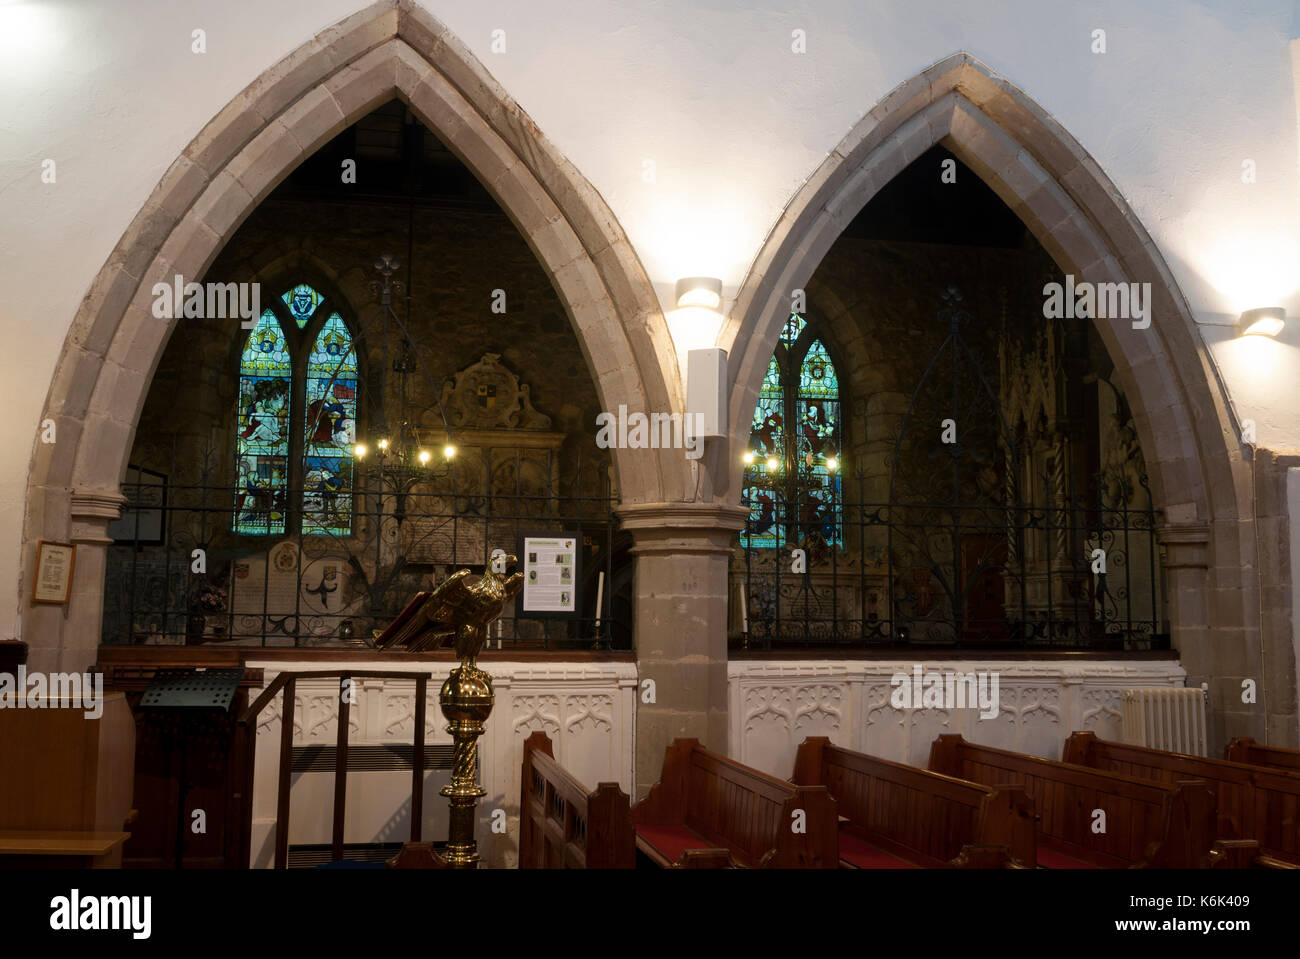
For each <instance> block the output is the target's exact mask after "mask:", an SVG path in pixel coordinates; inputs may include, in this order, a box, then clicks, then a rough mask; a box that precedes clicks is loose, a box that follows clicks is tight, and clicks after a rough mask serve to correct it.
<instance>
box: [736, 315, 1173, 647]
mask: <svg viewBox="0 0 1300 959" xmlns="http://www.w3.org/2000/svg"><path fill="white" fill-rule="evenodd" d="M944 299H945V307H944V309H942V310H941V311H940V312H939V314H938V318H939V322H940V324H941V327H940V328H941V329H944V330H946V338H944V339H943V342H942V345H941V346H940V347H939V349H938V351H937V352H936V353H935V354H934V355H933V356H932V358H931V359H930V360H929V362H928V364H927V365H926V366H925V368H924V373H923V374H922V375H921V377H920V380H919V382H918V383H917V384H916V386H915V389H914V390H913V392H912V394H911V396H910V399H909V401H908V404H907V407H906V411H905V412H904V413H903V414H902V416H901V418H900V419H899V420H898V423H897V428H896V430H895V431H894V432H893V442H892V449H891V450H890V451H889V452H888V453H887V454H886V455H883V456H880V457H878V458H877V460H876V461H875V463H874V464H872V463H865V464H864V462H863V460H865V459H867V457H865V456H859V457H857V460H858V461H857V462H855V463H853V464H852V466H851V469H850V470H849V471H845V470H841V472H840V475H839V477H838V480H839V482H838V484H837V487H836V492H837V494H838V495H837V496H836V497H835V498H834V500H833V501H828V498H827V497H826V496H825V482H824V478H823V477H821V476H811V477H808V478H807V479H808V481H807V482H802V481H800V480H802V479H803V477H802V476H800V475H799V474H796V475H795V476H793V477H792V476H790V475H781V476H776V475H772V473H771V472H770V471H758V470H751V471H750V473H749V475H748V476H747V484H746V490H745V498H746V502H747V503H749V504H751V505H752V504H756V503H762V504H763V507H764V509H763V511H761V512H760V511H759V510H757V509H753V510H752V511H751V518H750V520H749V523H748V525H747V528H746V529H745V530H744V531H742V532H741V534H740V536H739V545H738V547H737V550H736V553H735V555H734V557H733V562H732V574H731V575H732V616H731V622H730V634H731V639H732V644H733V645H734V646H740V647H742V648H753V649H773V648H780V647H789V646H796V647H797V646H806V647H811V646H817V647H864V646H880V647H885V646H890V647H892V646H908V645H922V644H925V645H935V646H950V647H952V646H957V647H968V648H980V649H985V650H996V649H1004V650H1014V649H1023V648H1026V647H1035V648H1052V649H1060V650H1096V649H1161V648H1168V644H1169V636H1168V629H1167V625H1166V624H1167V617H1166V615H1165V612H1164V598H1163V588H1162V575H1161V560H1160V545H1159V543H1158V541H1157V535H1156V534H1157V528H1158V525H1159V519H1160V517H1159V513H1158V511H1157V510H1155V509H1154V508H1153V506H1152V503H1151V497H1150V492H1149V489H1148V486H1147V478H1146V476H1145V474H1144V471H1143V469H1142V468H1141V455H1140V450H1137V447H1136V441H1135V439H1134V438H1133V436H1132V430H1131V426H1121V427H1118V428H1114V429H1111V430H1110V432H1108V433H1107V434H1106V437H1105V443H1104V444H1101V445H1104V446H1105V449H1100V448H1099V444H1098V443H1093V444H1092V445H1091V447H1090V448H1089V444H1088V442H1086V439H1087V436H1088V433H1087V429H1086V424H1085V426H1080V424H1079V422H1078V421H1077V419H1078V418H1076V420H1075V421H1069V420H1067V419H1066V418H1065V417H1062V418H1061V423H1062V424H1064V425H1059V424H1058V425H1057V426H1056V427H1055V428H1054V429H1053V430H1051V431H1047V432H1044V431H1042V430H1038V431H1036V432H1034V433H1033V435H1032V437H1031V436H1030V434H1029V432H1028V431H1027V430H1026V429H1025V425H1024V423H1023V422H1015V423H1012V424H1008V422H1007V417H1006V415H1005V413H1006V411H1005V409H1004V403H1003V399H1004V397H1006V396H1008V395H1010V394H1011V392H1014V391H1009V390H1008V382H1009V381H1011V380H1012V378H1014V377H1016V376H1019V375H1020V372H1021V371H1020V370H1019V368H1018V367H1016V366H1015V364H1013V363H1009V362H1008V359H1007V355H1006V351H1004V355H1003V356H1002V363H1001V367H1002V368H1001V370H1000V371H999V372H1000V375H999V376H997V377H994V378H993V379H990V378H988V377H986V375H985V373H984V370H983V368H982V364H981V362H980V352H981V348H983V349H985V350H987V345H985V346H984V347H981V346H980V345H979V344H977V343H975V342H973V341H972V340H971V339H970V338H969V337H968V330H969V326H970V322H971V317H970V315H969V314H968V313H966V311H965V310H963V309H962V308H961V297H960V294H959V293H958V292H957V291H955V290H952V289H950V290H949V291H947V292H946V293H945V296H944ZM1040 325H1041V321H1040ZM1059 332H1060V331H1051V330H1049V331H1048V334H1047V335H1049V336H1052V335H1058V334H1059ZM1063 342H1065V341H1063ZM1031 352H1032V351H1031ZM1076 378H1077V377H1076ZM1094 380H1095V377H1094ZM1118 402H1119V403H1120V404H1121V408H1123V407H1122V400H1120V401H1118ZM1096 421H1097V417H1096V414H1095V411H1094V414H1093V419H1092V425H1093V427H1094V429H1093V435H1094V436H1095V435H1096V432H1097V431H1096V429H1095V427H1096ZM1116 422H1121V423H1122V417H1121V419H1120V420H1117V421H1116ZM1114 437H1119V439H1115V438H1114ZM1125 443H1127V445H1125ZM1116 450H1119V452H1115V451H1116ZM1121 454H1123V455H1121ZM848 456H849V454H846V459H847V458H848ZM873 465H874V467H875V468H874V469H873V468H871V467H872V466H873ZM1120 467H1124V468H1120ZM792 468H793V469H795V470H800V469H801V468H802V464H801V463H799V462H797V461H796V462H795V463H793V464H792ZM810 509H811V510H818V511H821V512H822V513H825V512H827V511H828V510H829V511H832V512H833V513H834V517H833V521H832V522H827V523H823V524H820V527H819V526H817V525H814V524H809V523H806V522H803V521H802V518H803V517H805V516H806V515H807V514H808V513H809V511H810ZM760 521H761V525H762V528H761V529H759V528H758V526H759V523H760ZM824 529H829V530H838V531H841V532H839V533H837V535H836V536H835V537H828V536H825V535H823V533H822V532H821V530H824ZM837 539H838V542H837ZM773 544H774V545H773ZM796 550H801V551H802V553H797V552H796Z"/></svg>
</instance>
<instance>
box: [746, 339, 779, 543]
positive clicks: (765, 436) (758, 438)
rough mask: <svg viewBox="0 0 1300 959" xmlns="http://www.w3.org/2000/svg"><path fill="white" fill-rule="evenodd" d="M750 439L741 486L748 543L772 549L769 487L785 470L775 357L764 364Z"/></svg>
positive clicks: (775, 533)
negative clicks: (746, 511) (746, 510)
mask: <svg viewBox="0 0 1300 959" xmlns="http://www.w3.org/2000/svg"><path fill="white" fill-rule="evenodd" d="M750 437H751V439H750V446H749V448H750V451H751V452H752V454H753V457H754V462H753V463H751V464H750V465H749V470H748V475H747V476H746V485H745V494H746V502H747V504H748V505H749V517H750V525H749V530H748V536H749V542H750V545H752V546H764V547H770V546H776V545H777V538H778V535H779V534H780V530H779V529H778V524H777V521H776V496H777V492H776V490H775V489H774V488H773V485H772V484H773V483H774V482H775V480H776V478H777V477H779V476H780V475H781V473H782V471H783V470H784V468H785V389H784V387H783V385H782V377H781V364H780V362H778V360H777V358H776V357H775V356H773V357H772V359H771V360H770V361H768V364H767V374H766V375H765V376H764V377H763V387H762V389H760V390H759V393H758V405H757V406H756V407H755V408H754V422H753V424H752V426H751V427H750Z"/></svg>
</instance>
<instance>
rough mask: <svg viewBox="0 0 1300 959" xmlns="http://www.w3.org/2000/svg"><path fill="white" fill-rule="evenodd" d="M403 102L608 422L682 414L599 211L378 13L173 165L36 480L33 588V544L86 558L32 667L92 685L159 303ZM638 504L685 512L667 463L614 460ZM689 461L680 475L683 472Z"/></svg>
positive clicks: (127, 245) (422, 38)
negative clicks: (509, 245) (159, 290)
mask: <svg viewBox="0 0 1300 959" xmlns="http://www.w3.org/2000/svg"><path fill="white" fill-rule="evenodd" d="M394 97H400V98H401V99H402V100H404V101H405V102H406V103H407V104H408V106H409V107H410V108H411V110H412V112H413V113H415V114H416V116H417V117H418V118H419V119H420V120H421V122H423V123H425V124H426V125H427V126H428V127H429V128H430V129H431V130H433V131H435V132H436V133H437V134H438V136H439V138H440V139H442V140H443V142H444V143H446V145H447V146H448V147H449V148H450V149H451V150H452V151H453V152H454V153H456V155H457V156H458V157H459V158H460V159H461V160H462V161H463V162H464V163H465V165H466V166H467V167H468V168H469V169H470V170H472V171H473V172H474V174H475V175H476V176H477V177H478V178H479V179H480V181H482V182H483V184H484V185H485V186H486V187H487V189H488V190H489V191H490V192H491V193H492V194H493V196H494V197H495V198H496V200H497V202H498V203H499V204H500V205H501V207H502V209H503V210H504V211H505V212H506V213H507V215H508V216H509V217H510V218H511V220H512V221H513V222H514V223H515V225H516V226H517V227H518V229H519V231H520V233H521V235H522V236H523V237H524V239H525V240H526V242H527V243H528V245H529V247H530V248H531V249H532V250H533V252H534V254H535V255H536V256H537V259H538V261H539V263H540V264H541V266H542V268H543V270H544V271H545V272H546V273H547V274H548V276H549V277H550V279H551V282H552V284H553V285H554V287H555V289H556V291H557V293H558V295H559V297H560V300H561V302H563V303H564V304H565V308H566V310H567V312H568V313H569V317H570V321H571V323H572V325H573V328H574V331H575V334H576V335H577V338H578V341H579V344H580V346H581V348H582V351H583V354H584V357H585V359H586V361H587V365H588V369H589V370H590V371H591V374H592V378H593V380H594V382H595V385H596V390H597V393H598V395H599V396H600V398H601V402H602V403H603V404H604V406H605V407H606V408H609V409H616V408H617V405H618V404H619V403H627V404H628V405H629V406H630V407H632V408H641V409H647V410H650V409H662V410H672V409H680V408H681V402H680V396H679V393H680V386H679V384H678V382H677V378H676V374H675V372H672V373H669V372H667V371H675V369H676V357H675V353H674V351H673V345H672V340H671V337H670V335H669V333H668V331H667V327H666V325H665V323H664V318H663V314H662V310H661V308H660V306H659V303H658V300H657V298H656V297H655V294H654V291H653V288H652V287H651V284H650V282H649V279H648V277H647V276H646V273H645V270H644V268H643V267H642V265H641V263H640V261H639V260H638V259H637V257H636V254H635V253H634V252H633V250H632V247H631V245H630V243H629V242H628V239H627V237H626V235H625V234H624V232H623V230H622V228H621V227H620V226H619V225H618V222H617V220H616V219H615V217H614V215H613V213H612V212H611V211H610V209H609V207H608V206H607V204H606V203H605V202H604V200H603V199H602V198H601V196H600V195H599V193H597V191H596V190H595V188H594V187H592V186H591V184H590V183H588V182H587V180H586V179H585V178H584V177H582V175H581V174H580V173H579V172H578V171H577V170H576V168H574V166H573V165H572V164H571V163H570V162H569V161H568V160H567V159H565V158H564V157H563V156H562V155H561V154H560V153H559V151H558V150H557V149H556V148H555V147H554V146H553V145H552V144H551V143H550V142H549V141H548V140H547V139H546V138H545V136H543V134H542V133H541V131H540V130H539V129H538V127H537V125H536V124H535V123H533V121H532V120H531V119H530V118H529V117H528V115H527V114H526V113H524V111H523V110H522V108H521V107H520V106H519V105H518V104H517V103H516V102H515V101H514V100H513V99H512V98H511V97H510V96H509V95H508V94H507V93H506V92H505V90H503V89H502V88H501V87H500V85H499V84H498V83H497V82H496V81H495V80H494V79H493V78H492V77H491V75H490V74H489V73H488V71H487V70H486V69H485V68H484V67H483V65H482V64H481V63H479V62H478V61H477V60H476V59H475V57H474V56H473V54H471V53H470V52H469V50H468V49H467V48H466V47H465V46H464V45H463V44H462V43H461V42H460V41H459V40H458V39H457V38H456V37H455V36H454V35H452V34H451V32H450V31H449V30H448V29H447V28H446V27H445V26H443V25H442V24H441V23H439V22H438V21H437V20H435V19H434V18H433V17H432V16H430V15H429V14H428V13H426V12H425V11H424V10H423V9H421V8H420V7H419V6H417V5H416V4H414V3H412V2H410V0H380V2H378V3H375V4H373V5H371V6H369V7H367V8H366V9H364V10H362V11H360V12H359V13H357V14H355V15H353V16H351V17H349V18H347V19H346V20H343V21H341V22H339V23H338V24H336V25H334V26H332V27H330V28H329V29H327V30H325V31H323V32H321V33H320V34H318V35H317V36H316V37H315V38H314V39H313V40H311V41H309V42H308V43H306V44H304V45H303V46H302V47H300V48H299V49H297V50H296V51H294V52H293V53H291V54H290V55H289V56H288V57H286V58H285V59H284V60H282V61H281V62H280V63H278V64H276V65H275V66H274V67H272V68H271V69H269V70H267V71H266V72H265V73H264V74H262V75H261V76H260V77H258V78H257V79H256V80H255V81H254V82H253V83H251V84H250V85H249V86H248V87H247V88H246V89H245V90H244V91H243V92H241V93H240V94H238V95H237V96H236V97H235V98H234V99H233V100H231V101H230V103H229V104H227V106H226V107H225V108H224V109H222V111H221V112H220V113H219V114H217V116H216V117H215V118H214V119H212V120H211V121H210V122H209V123H208V124H207V125H206V126H205V127H204V128H203V130H202V131H201V132H200V133H199V134H198V136H196V137H195V138H194V140H193V141H192V142H191V143H190V144H189V146H188V147H186V149H185V150H184V152H183V153H182V154H181V156H180V157H178V158H177V160H176V161H175V162H174V163H173V164H172V165H171V167H170V168H169V169H168V171H167V173H166V174H165V175H164V177H163V179H162V181H161V182H160V183H159V185H158V187H157V188H156V189H155V190H154V192H153V194H152V195H151V196H150V198H149V200H148V201H147V202H146V203H145V205H144V207H143V208H142V209H141V211H140V212H139V213H138V214H137V216H136V217H135V219H134V220H133V221H132V223H131V225H130V227H129V228H128V229H127V231H126V233H125V234H124V235H123V237H122V239H121V240H120V241H119V242H118V244H117V246H116V247H115V249H114V250H113V252H112V254H111V255H110V256H109V258H108V261H107V263H106V264H105V265H104V267H103V268H102V269H101V270H100V272H99V274H98V276H97V277H96V279H95V281H94V283H93V285H92V286H91V289H90V292H89V293H88V295H87V296H86V298H85V300H84V301H83V302H82V304H81V306H80V308H79V310H78V313H77V316H76V317H75V319H74V321H73V323H72V326H71V329H70V331H69V333H68V336H67V339H66V341H65V343H64V348H63V352H62V355H61V357H60V360H59V363H58V366H57V368H56V371H55V376H54V379H53V382H52V384H51V387H50V391H49V395H48V397H47V400H46V405H45V409H44V412H43V413H42V420H45V419H47V418H48V419H52V420H54V422H55V423H56V424H57V436H58V442H57V443H55V444H49V445H46V444H41V443H37V444H36V449H35V453H34V456H33V460H32V465H31V470H30V472H29V479H28V489H27V515H26V517H25V523H24V538H23V569H24V576H23V580H24V581H26V582H30V580H29V577H30V576H31V575H33V566H32V564H33V562H34V558H35V544H36V541H37V540H40V539H47V540H62V541H68V540H71V541H73V542H75V543H77V544H78V545H79V546H80V547H84V548H81V549H79V551H78V560H77V568H76V581H75V583H74V586H73V598H72V602H71V603H70V605H69V607H67V608H60V607H49V606H34V605H33V604H31V603H30V601H29V594H30V587H29V586H24V585H23V583H21V582H20V585H19V591H20V596H19V603H20V609H21V612H22V616H23V624H24V633H25V635H26V636H27V637H28V638H29V639H30V640H31V643H32V654H31V655H32V662H33V668H68V669H83V668H85V667H86V666H88V665H89V664H90V663H91V662H92V661H93V660H94V650H95V647H96V646H97V644H98V641H99V622H100V618H101V604H102V598H103V583H104V565H105V557H106V547H107V545H108V544H109V542H110V541H109V539H108V536H107V533H106V528H107V524H108V522H109V521H110V520H111V519H113V518H115V517H116V516H117V515H118V513H119V512H120V508H121V505H122V502H123V499H122V496H121V494H120V489H119V483H120V482H121V479H122V476H123V475H124V474H125V469H126V466H127V458H128V456H129V455H130V450H131V446H132V442H133V439H134V433H135V427H136V422H137V420H138V417H139V414H140V411H141V409H142V407H143V404H144V401H145V397H146V395H147V393H148V390H149V384H150V382H151V380H152V378H153V373H154V370H155V369H156V367H157V364H158V361H159V359H160V357H161V355H162V352H163V350H164V348H165V347H166V345H167V342H168V339H169V338H170V336H171V334H172V332H173V329H174V328H175V326H176V321H175V320H160V319H157V318H155V317H154V316H153V315H152V311H151V305H152V301H153V296H152V292H151V290H152V287H153V285H154V284H155V283H157V282H160V281H164V280H168V281H169V280H170V279H171V277H172V276H173V275H175V274H181V275H182V276H184V277H185V278H186V279H187V280H191V279H201V278H202V277H203V275H204V273H205V272H206V270H207V269H208V267H209V266H210V265H211V263H212V262H213V260H214V259H215V258H216V256H217V254H218V253H219V252H220V250H221V249H222V247H223V246H224V244H225V242H226V240H227V239H229V237H230V236H231V235H233V233H234V232H235V230H237V229H238V227H239V225H240V224H241V223H242V222H243V220H244V219H245V218H246V217H247V216H248V215H249V214H250V213H251V212H252V211H253V209H255V208H256V206H257V205H258V204H259V203H260V202H261V201H262V200H263V199H264V198H265V197H266V196H267V195H268V194H269V193H270V192H271V190H273V189H274V188H275V186H276V185H278V184H279V182H280V181H281V180H283V179H284V177H286V176H287V175H288V174H289V173H290V172H291V171H292V170H293V169H294V168H295V167H296V166H297V165H298V164H299V163H300V162H301V161H302V160H304V159H306V158H307V157H308V156H310V155H311V154H312V153H314V152H315V151H316V150H317V149H318V148H319V147H320V146H322V145H323V144H324V143H326V142H328V140H329V139H331V138H332V137H333V136H335V135H337V134H338V133H339V132H341V131H342V130H343V129H345V128H346V127H347V126H348V125H350V124H351V123H353V122H355V121H356V120H357V119H359V118H360V117H362V116H364V115H365V114H366V113H368V112H370V111H371V110H372V109H374V108H375V107H377V106H380V105H381V104H383V103H384V102H387V101H388V100H391V99H393V98H394ZM611 452H612V454H613V456H614V461H615V469H616V471H617V474H618V477H619V481H620V494H621V498H622V501H623V502H624V503H625V504H637V503H658V502H662V501H665V500H676V499H680V498H681V497H682V495H683V493H684V490H685V479H684V476H683V473H682V468H681V466H680V465H679V464H678V463H677V461H676V460H674V459H673V458H672V456H671V454H672V452H673V451H670V450H613V451H611ZM678 459H680V457H678Z"/></svg>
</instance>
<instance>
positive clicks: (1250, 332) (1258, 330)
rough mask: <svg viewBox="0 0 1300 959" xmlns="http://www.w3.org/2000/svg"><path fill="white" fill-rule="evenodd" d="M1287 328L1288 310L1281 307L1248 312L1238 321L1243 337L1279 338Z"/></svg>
mask: <svg viewBox="0 0 1300 959" xmlns="http://www.w3.org/2000/svg"><path fill="white" fill-rule="evenodd" d="M1285 326H1286V310H1284V309H1283V308H1282V307H1280V306H1265V307H1261V308H1260V309H1258V310H1247V311H1246V312H1245V313H1243V314H1241V319H1239V320H1238V321H1237V329H1238V330H1240V332H1241V335H1242V336H1277V335H1278V334H1279V333H1281V332H1282V329H1283V327H1285Z"/></svg>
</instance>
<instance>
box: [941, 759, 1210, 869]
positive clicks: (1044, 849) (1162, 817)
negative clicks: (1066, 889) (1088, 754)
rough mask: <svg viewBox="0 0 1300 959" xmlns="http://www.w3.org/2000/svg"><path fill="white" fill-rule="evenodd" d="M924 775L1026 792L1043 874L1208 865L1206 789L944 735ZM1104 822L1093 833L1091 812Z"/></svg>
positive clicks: (1193, 783) (1190, 784)
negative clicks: (1100, 830)
mask: <svg viewBox="0 0 1300 959" xmlns="http://www.w3.org/2000/svg"><path fill="white" fill-rule="evenodd" d="M930 769H931V770H932V771H934V772H941V773H944V774H945V775H948V776H955V777H957V778H958V779H969V780H971V781H973V782H977V783H983V784H984V785H986V786H1001V785H1016V786H1021V787H1023V788H1024V790H1025V792H1026V793H1027V794H1028V795H1029V797H1030V798H1031V799H1032V800H1033V802H1034V807H1035V808H1036V810H1037V813H1038V865H1039V866H1042V867H1046V868H1049V869H1091V868H1103V869H1106V868H1109V869H1120V868H1125V867H1139V868H1156V869H1201V868H1207V867H1208V866H1210V864H1211V856H1210V854H1211V849H1212V846H1213V842H1214V795H1213V793H1212V792H1211V791H1210V788H1209V786H1208V784H1207V783H1204V782H1182V783H1179V784H1177V785H1166V784H1164V783H1159V782H1153V781H1151V780H1149V779H1138V778H1137V777H1134V776H1124V775H1120V774H1119V773H1112V772H1105V771H1102V770H1100V769H1092V768H1089V767H1086V766H1077V765H1074V764H1071V763H1061V762H1056V761H1055V760H1051V759H1040V758H1038V757H1037V756H1026V755H1023V754H1021V753H1015V752H1010V751H1008V750H1005V749H994V748H993V747H991V746H978V745H976V744H974V743H968V742H966V740H964V739H963V738H962V737H961V736H957V735H943V736H940V737H939V738H938V739H936V740H935V741H934V744H933V745H932V746H931V747H930ZM1096 809H1101V810H1103V811H1104V812H1105V814H1106V831H1105V832H1104V833H1094V832H1093V831H1092V830H1093V823H1094V816H1093V810H1096Z"/></svg>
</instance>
